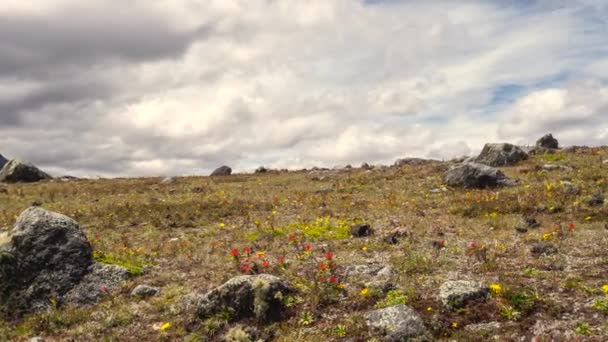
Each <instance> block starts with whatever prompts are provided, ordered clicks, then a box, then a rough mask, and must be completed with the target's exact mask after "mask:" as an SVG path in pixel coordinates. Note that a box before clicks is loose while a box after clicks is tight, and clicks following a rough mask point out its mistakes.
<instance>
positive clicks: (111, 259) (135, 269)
mask: <svg viewBox="0 0 608 342" xmlns="http://www.w3.org/2000/svg"><path fill="white" fill-rule="evenodd" d="M93 258H94V259H95V260H97V261H99V262H101V263H104V264H110V265H117V266H120V267H124V268H125V269H127V271H129V273H131V274H133V275H141V274H143V273H144V265H143V263H142V262H141V261H139V260H137V259H135V258H121V257H117V256H114V255H112V254H109V253H103V252H99V251H94V252H93Z"/></svg>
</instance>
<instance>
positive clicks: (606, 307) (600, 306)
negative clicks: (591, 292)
mask: <svg viewBox="0 0 608 342" xmlns="http://www.w3.org/2000/svg"><path fill="white" fill-rule="evenodd" d="M591 307H592V308H594V309H596V310H600V311H602V312H605V313H608V299H596V300H595V301H593V304H591Z"/></svg>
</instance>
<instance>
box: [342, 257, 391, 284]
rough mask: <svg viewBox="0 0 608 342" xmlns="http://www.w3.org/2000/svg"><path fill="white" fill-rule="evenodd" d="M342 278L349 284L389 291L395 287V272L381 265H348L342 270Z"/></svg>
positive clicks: (389, 267)
mask: <svg viewBox="0 0 608 342" xmlns="http://www.w3.org/2000/svg"><path fill="white" fill-rule="evenodd" d="M344 277H345V279H346V281H347V282H348V283H349V284H357V285H362V286H365V287H370V288H377V289H380V290H382V291H389V290H391V289H392V288H393V286H394V285H395V284H394V282H395V280H396V278H397V271H395V269H393V268H392V267H391V266H388V265H384V264H381V263H373V264H366V265H350V266H347V267H346V268H345V269H344Z"/></svg>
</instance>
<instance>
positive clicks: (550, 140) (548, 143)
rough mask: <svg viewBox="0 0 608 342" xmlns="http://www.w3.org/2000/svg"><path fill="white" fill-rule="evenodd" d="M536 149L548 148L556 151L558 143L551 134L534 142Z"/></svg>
mask: <svg viewBox="0 0 608 342" xmlns="http://www.w3.org/2000/svg"><path fill="white" fill-rule="evenodd" d="M536 147H538V148H548V149H556V148H559V142H558V141H557V139H555V138H554V137H553V135H552V134H551V133H549V134H545V135H544V136H542V137H541V138H540V139H538V140H537V141H536Z"/></svg>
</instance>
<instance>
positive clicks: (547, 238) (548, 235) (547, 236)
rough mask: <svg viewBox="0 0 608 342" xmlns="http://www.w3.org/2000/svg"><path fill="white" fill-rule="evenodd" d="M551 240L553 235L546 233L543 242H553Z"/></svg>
mask: <svg viewBox="0 0 608 342" xmlns="http://www.w3.org/2000/svg"><path fill="white" fill-rule="evenodd" d="M551 238H553V234H552V233H545V234H543V240H544V241H547V240H551Z"/></svg>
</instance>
